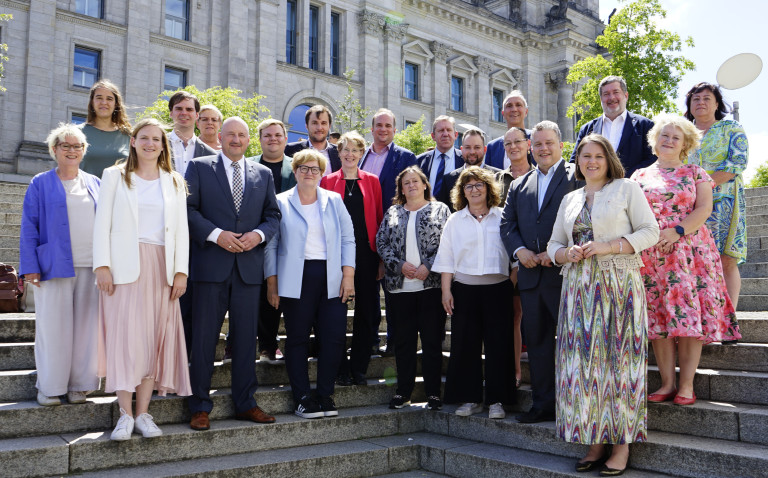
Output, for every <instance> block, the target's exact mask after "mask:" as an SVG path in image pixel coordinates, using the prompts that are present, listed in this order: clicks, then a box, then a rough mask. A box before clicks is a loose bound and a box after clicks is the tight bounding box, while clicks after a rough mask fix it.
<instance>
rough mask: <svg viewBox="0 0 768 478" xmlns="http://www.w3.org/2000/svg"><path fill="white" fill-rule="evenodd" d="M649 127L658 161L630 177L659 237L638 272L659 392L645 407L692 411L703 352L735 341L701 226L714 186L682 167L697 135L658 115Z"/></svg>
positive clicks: (717, 268)
mask: <svg viewBox="0 0 768 478" xmlns="http://www.w3.org/2000/svg"><path fill="white" fill-rule="evenodd" d="M654 123H655V126H654V127H653V129H651V131H650V132H649V133H648V143H649V144H650V145H651V147H652V148H653V150H654V153H655V154H656V156H657V157H658V161H657V162H656V163H654V164H653V165H651V166H650V167H648V168H645V169H640V170H638V171H636V172H635V174H633V175H632V179H634V180H635V181H637V182H638V183H640V186H641V187H642V189H643V192H645V197H646V198H647V199H648V203H649V204H650V206H651V209H652V210H653V213H654V215H655V216H656V219H657V220H658V222H659V229H660V230H661V233H660V236H659V242H658V244H656V246H655V247H652V248H650V249H646V250H645V251H643V253H642V259H643V264H644V265H643V268H642V269H641V270H640V272H641V274H642V275H643V280H644V281H645V289H646V294H647V300H648V338H649V339H650V340H651V343H652V345H653V351H654V354H655V356H656V363H657V365H658V367H659V373H660V374H661V388H659V389H658V390H656V392H655V393H652V394H650V395H648V401H649V402H663V401H667V400H674V403H675V404H678V405H691V404H693V403H694V402H695V401H696V395H695V394H694V393H693V377H694V375H695V374H696V368H697V367H698V365H699V359H700V358H701V348H702V345H704V344H705V343H710V342H715V341H722V340H734V339H739V338H740V337H741V335H740V334H739V330H738V326H737V325H736V313H735V311H734V308H733V304H732V303H731V299H730V298H729V297H728V292H727V290H726V287H725V280H724V279H723V266H722V264H721V262H720V254H719V252H718V249H717V246H716V245H715V241H714V239H713V237H712V233H711V232H709V229H707V227H706V225H705V222H706V220H707V218H708V217H709V215H710V214H711V212H712V188H713V186H714V182H713V181H712V179H711V178H710V177H709V175H708V174H707V172H706V171H704V169H702V168H701V167H699V166H696V165H693V164H683V160H684V159H685V158H687V157H688V154H689V153H690V152H691V151H692V150H693V149H695V148H696V147H698V144H699V140H700V138H701V133H699V131H698V130H697V129H696V127H695V126H694V125H693V124H692V123H690V122H689V121H688V120H686V119H685V118H683V117H680V116H674V115H667V114H665V115H660V116H658V117H656V118H655V119H654ZM675 345H677V352H678V360H679V365H680V380H679V384H678V388H676V387H675Z"/></svg>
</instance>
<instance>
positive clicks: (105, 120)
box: [80, 80, 131, 177]
mask: <svg viewBox="0 0 768 478" xmlns="http://www.w3.org/2000/svg"><path fill="white" fill-rule="evenodd" d="M83 133H84V134H85V137H86V139H87V140H88V152H87V153H86V155H85V156H84V157H83V162H82V163H81V164H80V167H81V168H82V170H83V171H85V172H87V173H91V174H94V175H96V176H98V177H101V173H102V172H103V171H104V169H105V168H108V167H110V166H113V165H114V164H115V162H116V161H117V160H119V159H123V158H126V157H128V150H129V148H130V139H131V124H130V123H129V122H128V115H127V114H126V113H125V107H124V106H123V97H122V96H121V95H120V90H118V89H117V86H116V85H115V84H114V83H112V82H111V81H109V80H99V81H97V82H96V83H94V85H93V86H92V87H91V98H90V100H89V101H88V120H87V121H86V123H85V124H84V125H83Z"/></svg>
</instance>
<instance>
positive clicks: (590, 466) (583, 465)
mask: <svg viewBox="0 0 768 478" xmlns="http://www.w3.org/2000/svg"><path fill="white" fill-rule="evenodd" d="M610 456H611V455H610V454H609V453H608V452H607V451H606V452H605V453H603V456H601V457H600V458H598V459H597V460H592V461H577V462H576V471H578V472H579V473H583V472H585V471H592V470H595V469H597V467H599V466H600V465H602V464H604V463H605V462H606V461H608V458H610Z"/></svg>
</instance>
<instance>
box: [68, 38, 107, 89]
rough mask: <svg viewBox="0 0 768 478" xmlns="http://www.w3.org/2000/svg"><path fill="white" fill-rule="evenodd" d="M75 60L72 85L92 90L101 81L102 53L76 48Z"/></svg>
mask: <svg viewBox="0 0 768 478" xmlns="http://www.w3.org/2000/svg"><path fill="white" fill-rule="evenodd" d="M74 60H75V61H74V69H73V70H74V71H73V72H72V84H73V85H74V86H82V87H83V88H90V87H91V86H93V84H94V83H96V82H97V81H98V80H99V71H100V68H101V52H100V51H98V50H92V49H90V48H84V47H81V46H76V47H75V59H74Z"/></svg>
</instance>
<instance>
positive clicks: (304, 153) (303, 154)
mask: <svg viewBox="0 0 768 478" xmlns="http://www.w3.org/2000/svg"><path fill="white" fill-rule="evenodd" d="M310 161H317V165H318V166H319V167H320V173H321V174H322V173H323V172H324V171H325V166H326V165H327V164H328V160H327V159H325V156H323V153H321V152H319V151H315V150H314V149H302V150H301V151H299V152H298V153H296V154H294V155H293V159H292V160H291V167H293V172H294V173H295V172H296V170H297V169H299V166H302V165H304V164H306V163H308V162H310Z"/></svg>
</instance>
